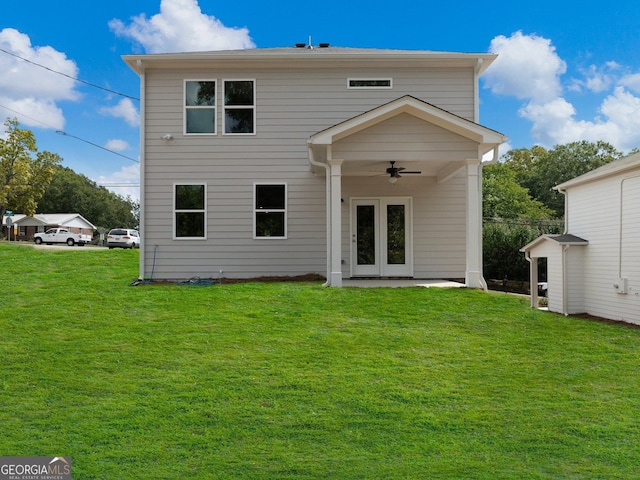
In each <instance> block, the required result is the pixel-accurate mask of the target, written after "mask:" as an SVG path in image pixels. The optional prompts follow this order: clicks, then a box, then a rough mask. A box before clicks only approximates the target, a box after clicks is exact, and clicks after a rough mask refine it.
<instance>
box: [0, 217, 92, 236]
mask: <svg viewBox="0 0 640 480" xmlns="http://www.w3.org/2000/svg"><path fill="white" fill-rule="evenodd" d="M11 223H12V225H11V226H12V229H14V230H17V237H15V236H14V234H13V233H12V237H11V238H12V239H17V240H33V235H34V234H36V233H38V232H44V231H46V230H48V229H50V228H55V227H65V228H68V229H70V231H72V232H74V233H82V234H86V235H93V232H94V230H95V229H96V227H95V225H93V224H92V223H91V222H90V221H89V220H87V219H86V218H84V217H83V216H82V215H80V214H79V213H49V214H44V213H36V214H35V215H33V216H32V217H30V216H27V215H23V214H16V215H14V216H12V217H11ZM6 227H7V217H3V219H2V234H3V235H4V236H5V237H6V236H7V228H6Z"/></svg>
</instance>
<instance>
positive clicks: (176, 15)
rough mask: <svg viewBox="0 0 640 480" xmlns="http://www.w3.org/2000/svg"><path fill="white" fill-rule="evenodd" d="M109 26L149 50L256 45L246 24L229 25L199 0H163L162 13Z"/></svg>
mask: <svg viewBox="0 0 640 480" xmlns="http://www.w3.org/2000/svg"><path fill="white" fill-rule="evenodd" d="M109 27H110V28H111V30H112V31H113V32H115V33H116V35H118V36H121V37H125V38H130V39H132V40H134V41H135V42H136V43H138V44H140V45H142V47H144V49H145V51H146V52H148V53H168V52H191V51H203V50H236V49H244V48H253V47H254V46H255V45H254V43H253V41H252V40H251V37H250V36H249V31H248V30H247V29H246V28H229V27H226V26H224V25H223V24H222V22H221V21H220V20H218V19H217V18H215V17H213V16H210V15H206V14H204V13H202V10H201V9H200V6H199V5H198V1H197V0H162V1H161V2H160V13H158V14H156V15H153V16H152V17H150V18H147V16H146V15H145V14H140V15H138V16H136V17H133V18H132V19H131V23H129V24H128V25H126V24H125V23H124V22H123V21H122V20H119V19H113V20H111V21H110V22H109Z"/></svg>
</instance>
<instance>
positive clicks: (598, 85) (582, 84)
mask: <svg viewBox="0 0 640 480" xmlns="http://www.w3.org/2000/svg"><path fill="white" fill-rule="evenodd" d="M618 70H620V65H618V64H617V63H616V62H606V63H605V64H604V65H603V66H601V67H598V66H596V65H590V66H589V68H587V69H583V70H582V71H581V73H582V74H583V76H584V79H573V83H572V84H571V85H570V86H569V90H573V91H577V92H581V91H582V90H583V89H584V88H586V89H587V90H589V91H591V92H594V93H600V92H604V91H606V90H609V89H610V88H611V86H612V85H614V84H615V82H616V79H617V71H618Z"/></svg>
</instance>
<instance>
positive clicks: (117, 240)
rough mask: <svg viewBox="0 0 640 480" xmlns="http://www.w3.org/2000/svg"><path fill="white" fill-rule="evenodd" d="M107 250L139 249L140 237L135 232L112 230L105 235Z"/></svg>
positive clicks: (119, 229) (127, 229)
mask: <svg viewBox="0 0 640 480" xmlns="http://www.w3.org/2000/svg"><path fill="white" fill-rule="evenodd" d="M107 247H109V248H118V247H119V248H140V235H139V234H138V231H137V230H131V229H129V228H114V229H112V230H110V231H109V233H108V234H107Z"/></svg>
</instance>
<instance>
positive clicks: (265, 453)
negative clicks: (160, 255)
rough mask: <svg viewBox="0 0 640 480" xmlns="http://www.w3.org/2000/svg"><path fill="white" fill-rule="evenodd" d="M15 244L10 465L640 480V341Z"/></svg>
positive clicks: (5, 283) (507, 316) (5, 399)
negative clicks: (154, 269)
mask: <svg viewBox="0 0 640 480" xmlns="http://www.w3.org/2000/svg"><path fill="white" fill-rule="evenodd" d="M138 254H139V252H138V251H129V250H99V251H96V250H89V249H83V248H77V247H74V248H68V249H59V250H45V249H34V248H31V247H29V246H14V245H7V244H6V243H3V244H0V265H1V266H2V271H1V273H0V287H1V291H2V294H3V295H2V297H3V301H2V313H1V314H0V329H1V330H0V332H1V334H2V337H1V340H0V359H1V363H0V365H1V368H0V454H2V455H13V456H22V455H69V456H71V457H72V458H73V478H74V479H109V480H112V479H165V478H166V479H209V478H211V479H235V478H237V479H319V478H323V479H329V478H330V479H342V478H348V479H364V478H366V479H441V478H451V479H491V480H495V479H530V478H531V479H597V478H601V479H614V478H615V479H637V478H638V476H639V472H640V447H639V445H640V369H639V367H640V329H633V328H628V327H625V326H621V325H612V324H606V323H599V322H594V321H589V320H585V319H580V318H564V317H562V316H558V315H554V314H549V313H544V312H539V311H535V310H532V309H530V308H528V299H524V298H519V297H515V296H506V295H502V294H497V293H484V292H479V291H471V290H464V289H462V290H459V289H452V290H446V289H420V288H407V289H350V288H343V289H327V288H323V287H322V286H321V285H320V283H269V284H260V283H243V284H230V285H215V286H180V285H139V286H131V285H130V283H131V282H132V281H133V280H134V279H135V278H136V277H137V261H138Z"/></svg>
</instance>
